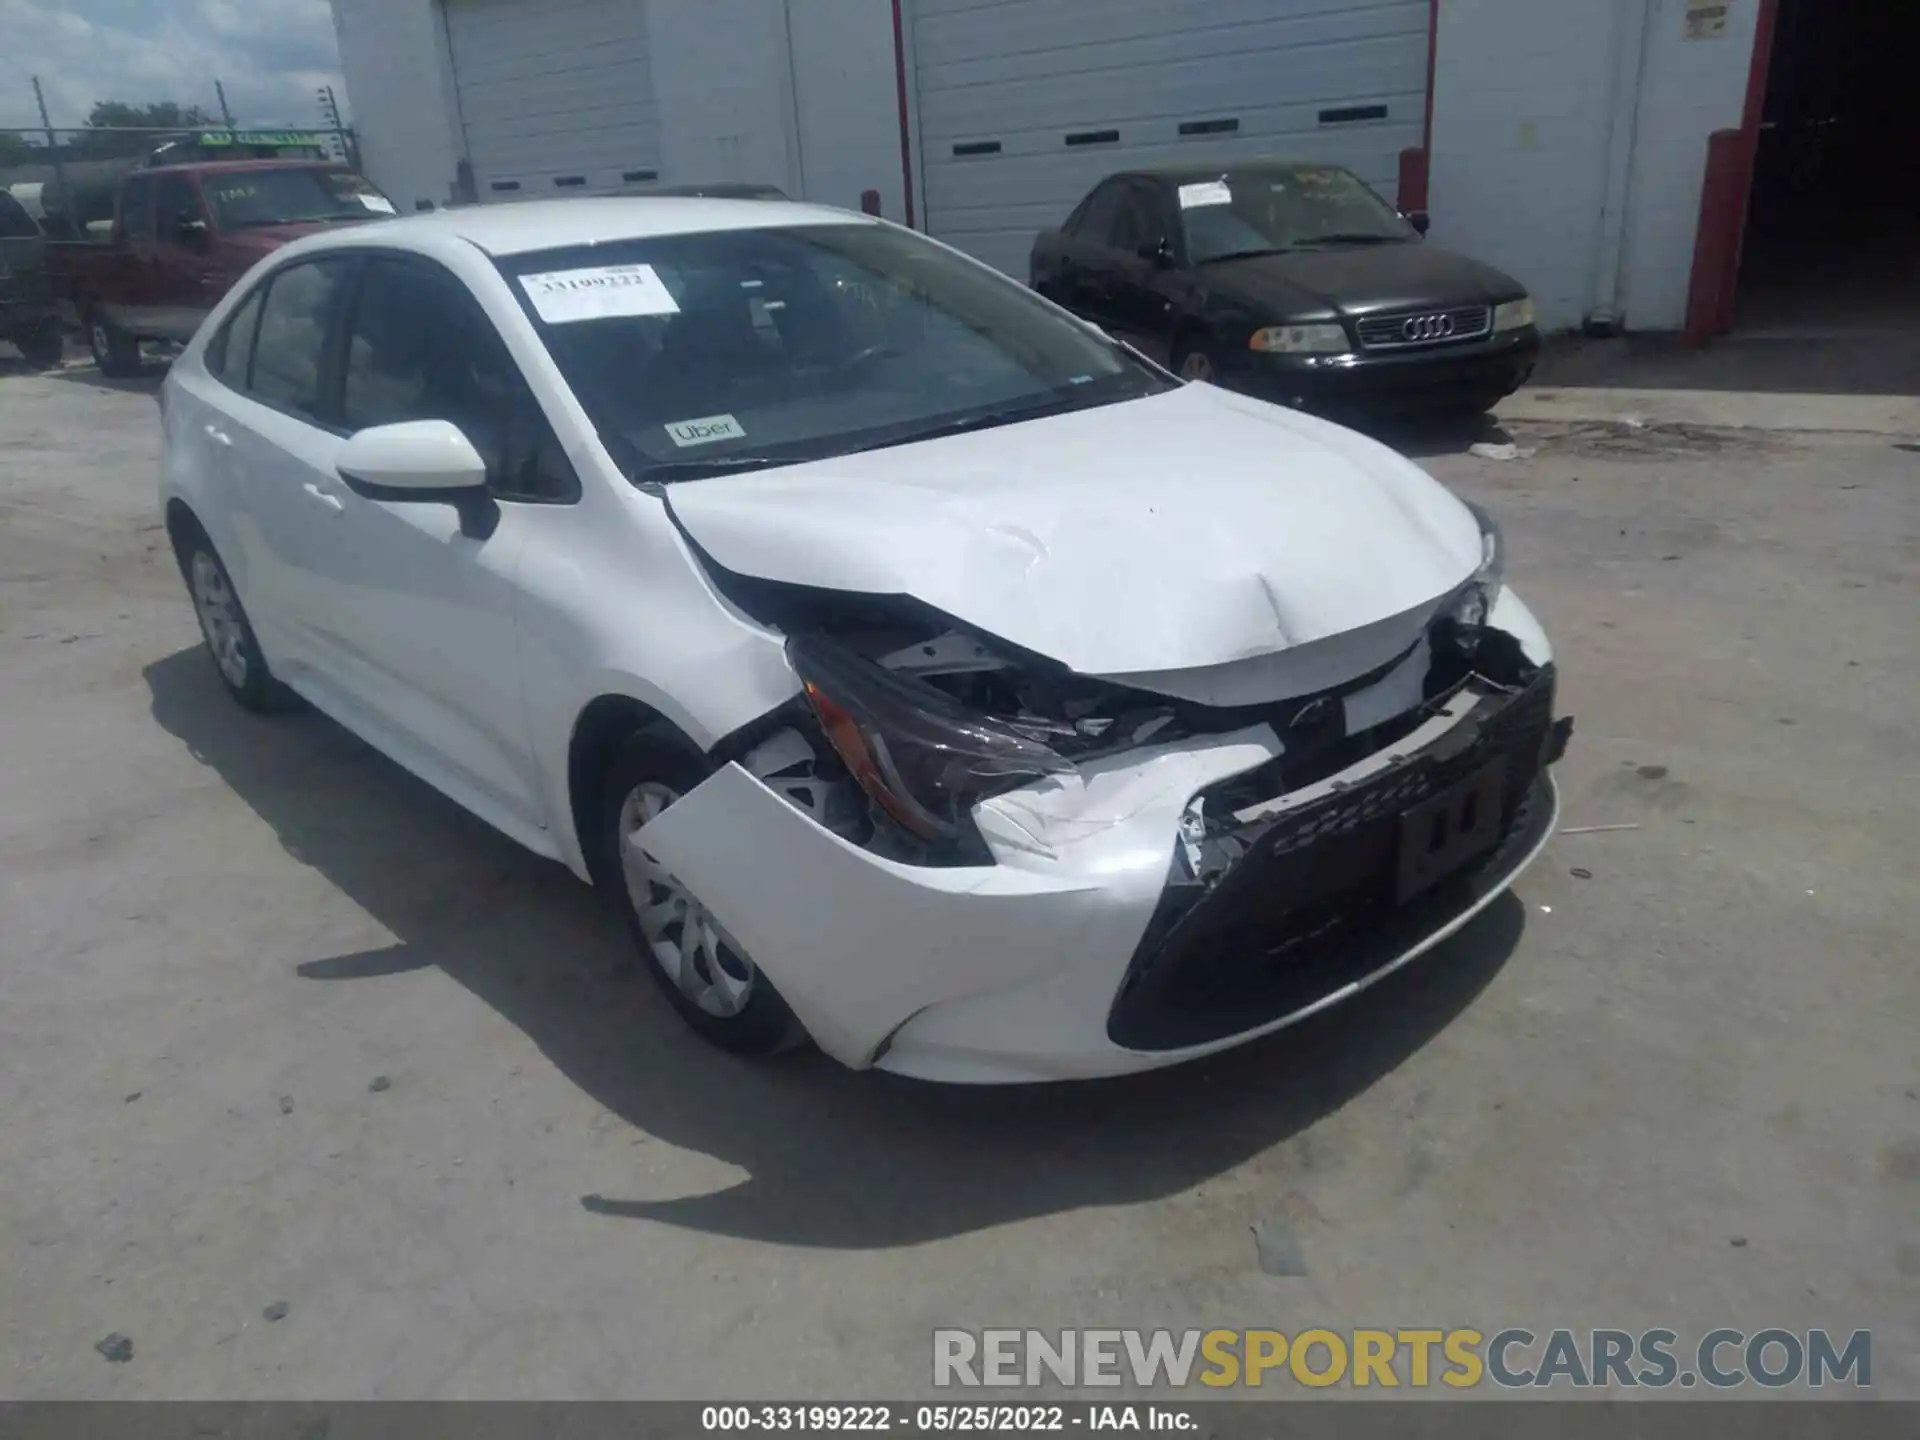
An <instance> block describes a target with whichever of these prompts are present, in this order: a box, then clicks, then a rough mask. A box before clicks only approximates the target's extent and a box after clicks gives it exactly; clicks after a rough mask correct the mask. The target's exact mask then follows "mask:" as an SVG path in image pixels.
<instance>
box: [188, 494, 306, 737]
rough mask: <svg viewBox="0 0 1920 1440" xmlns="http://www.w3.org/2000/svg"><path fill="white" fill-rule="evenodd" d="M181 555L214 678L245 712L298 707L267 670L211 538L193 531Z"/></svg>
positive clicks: (264, 711)
mask: <svg viewBox="0 0 1920 1440" xmlns="http://www.w3.org/2000/svg"><path fill="white" fill-rule="evenodd" d="M176 553H177V555H178V558H179V561H180V573H181V575H182V576H183V577H184V578H185V580H186V582H187V594H188V595H189V596H191V597H192V599H193V614H194V618H195V619H197V620H198V621H199V622H200V634H201V637H202V638H203V639H205V640H206V642H207V652H208V654H210V655H212V657H213V668H214V672H215V673H216V674H217V675H219V677H220V683H221V684H222V685H224V686H226V688H227V693H228V694H229V695H231V696H232V697H233V698H234V700H235V701H236V702H238V703H239V704H240V705H241V706H242V707H243V708H245V709H248V710H253V711H256V712H259V713H261V714H265V713H268V712H270V711H276V710H287V709H291V708H293V707H294V705H295V704H296V703H297V699H296V697H295V695H294V693H293V692H292V691H291V690H289V689H288V688H287V687H286V686H285V685H283V684H281V683H280V682H279V681H278V680H276V679H274V677H273V672H272V671H271V670H269V669H268V668H267V657H266V656H265V655H263V654H262V653H261V651H260V641H259V640H258V639H257V638H256V637H255V636H254V633H253V622H252V621H250V620H249V619H247V612H246V610H245V608H244V607H242V605H241V604H240V595H239V592H238V591H236V590H235V589H234V588H233V577H232V576H231V575H229V574H228V573H227V567H226V565H225V564H224V563H223V562H222V561H221V559H220V555H219V552H218V551H216V550H215V549H214V548H213V542H212V541H211V540H209V539H207V537H206V534H205V532H203V531H201V530H200V529H199V528H198V526H192V527H191V528H190V530H189V533H186V534H184V535H182V536H181V537H180V539H179V541H178V543H177V547H176Z"/></svg>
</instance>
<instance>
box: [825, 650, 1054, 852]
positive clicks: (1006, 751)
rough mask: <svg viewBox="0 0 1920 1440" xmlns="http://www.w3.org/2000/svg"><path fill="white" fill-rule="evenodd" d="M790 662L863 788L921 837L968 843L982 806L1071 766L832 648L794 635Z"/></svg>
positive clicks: (925, 688) (945, 699)
mask: <svg viewBox="0 0 1920 1440" xmlns="http://www.w3.org/2000/svg"><path fill="white" fill-rule="evenodd" d="M787 659H788V661H789V662H790V663H791V664H792V666H793V668H794V672H795V673H796V674H797V675H799V677H800V680H801V683H802V684H803V685H804V686H805V687H806V695H807V702H808V704H810V705H811V706H812V707H813V713H814V716H815V717H816V718H817V719H818V720H819V722H820V729H821V732H822V733H823V734H824V735H825V736H826V738H827V741H828V743H829V744H831V745H832V746H833V748H834V750H835V752H836V753H838V755H839V756H840V758H841V760H842V761H844V762H845V764H846V767H847V769H848V771H849V772H850V773H851V774H852V775H853V778H854V779H855V780H857V781H858V782H859V783H860V787H861V789H863V790H865V791H866V792H867V794H868V796H870V797H871V798H872V800H873V802H874V804H875V805H877V806H878V807H879V808H880V809H881V810H882V811H884V812H885V813H886V814H887V815H888V816H889V817H891V818H892V819H893V820H894V821H895V822H896V823H898V824H899V825H900V826H901V828H903V829H904V830H906V831H907V832H908V833H910V834H912V835H915V836H917V837H919V838H920V839H921V840H924V841H928V842H931V843H939V842H942V841H955V840H959V841H964V840H967V839H969V838H971V837H972V836H973V835H974V833H975V832H974V830H973V821H972V811H973V807H974V806H975V805H977V804H978V803H979V802H980V801H982V800H985V799H987V798H989V797H990V796H994V795H998V794H1001V793H1002V792H1004V791H1007V790H1014V789H1018V788H1019V787H1020V786H1022V785H1026V784H1029V783H1030V782H1032V781H1034V780H1037V779H1039V778H1040V777H1041V776H1044V775H1053V774H1059V773H1061V772H1064V771H1070V770H1072V769H1073V765H1072V764H1071V762H1069V761H1067V760H1066V759H1064V758H1062V757H1061V756H1060V755H1059V754H1057V753H1056V752H1055V751H1053V750H1051V749H1049V748H1048V747H1047V746H1045V745H1042V744H1041V743H1040V742H1039V741H1037V740H1032V739H1029V738H1027V737H1026V736H1024V735H1016V734H1015V733H1014V732H1013V731H1012V730H1009V729H1007V728H1006V727H1005V726H1003V725H1001V724H999V723H998V722H996V721H994V720H991V719H988V718H986V717H984V716H982V715H979V714H977V713H975V712H974V711H972V710H969V709H968V708H967V707H966V706H964V705H962V704H961V703H960V702H959V701H957V700H955V699H953V698H952V697H951V696H949V695H946V694H944V693H943V692H941V691H939V690H936V689H935V688H934V687H933V686H931V685H927V684H925V683H923V682H921V681H918V680H914V679H910V678H908V677H906V676H903V675H897V674H895V673H893V672H892V671H889V670H885V669H883V668H881V667H880V666H878V665H875V664H873V663H872V662H871V661H868V660H864V659H862V658H861V657H860V656H858V655H856V654H854V653H853V652H852V651H850V650H848V649H846V648H844V647H843V646H840V645H836V644H834V643H833V642H832V641H829V640H822V639H819V638H817V637H810V636H798V637H795V638H794V639H792V640H789V641H788V642H787Z"/></svg>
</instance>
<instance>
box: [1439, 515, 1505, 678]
mask: <svg viewBox="0 0 1920 1440" xmlns="http://www.w3.org/2000/svg"><path fill="white" fill-rule="evenodd" d="M1461 503H1463V504H1464V505H1465V506H1466V507H1467V509H1469V510H1471V511H1472V512H1473V518H1474V519H1475V520H1477V521H1479V522H1480V568H1479V569H1477V570H1475V571H1474V572H1473V578H1472V579H1470V580H1468V581H1467V583H1466V584H1465V585H1463V586H1462V587H1461V588H1460V591H1459V593H1457V594H1456V595H1455V596H1454V597H1453V599H1452V600H1450V601H1449V602H1448V603H1447V608H1446V609H1445V610H1443V611H1442V612H1441V619H1443V620H1447V621H1450V622H1452V627H1453V630H1454V633H1455V635H1456V636H1457V637H1458V638H1459V640H1460V642H1461V644H1462V645H1463V647H1464V648H1467V649H1469V650H1471V648H1472V646H1473V645H1475V644H1477V643H1478V641H1479V634H1480V629H1481V627H1482V626H1484V625H1485V624H1486V623H1487V616H1489V615H1491V614H1492V613H1493V604H1494V601H1496V600H1498V599H1499V598H1500V587H1501V586H1502V585H1503V584H1504V583H1505V582H1506V574H1507V546H1506V542H1505V541H1504V540H1503V539H1501V537H1500V526H1499V525H1498V524H1497V523H1496V522H1495V521H1494V518H1493V516H1491V515H1489V514H1488V513H1487V512H1486V511H1485V510H1482V509H1481V508H1480V507H1479V506H1478V505H1476V504H1474V503H1473V502H1472V501H1471V500H1466V501H1463V502H1461Z"/></svg>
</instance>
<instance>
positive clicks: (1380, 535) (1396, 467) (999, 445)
mask: <svg viewBox="0 0 1920 1440" xmlns="http://www.w3.org/2000/svg"><path fill="white" fill-rule="evenodd" d="M666 494H667V503H668V505H669V506H670V507H671V509H672V512H673V514H674V516H675V518H676V519H677V520H678V522H679V523H680V525H681V526H682V527H683V528H684V529H685V530H686V532H687V533H688V534H689V535H690V536H691V537H692V538H693V540H694V541H695V542H696V543H697V544H698V545H699V546H700V547H701V549H703V550H704V551H705V552H706V553H707V554H708V555H709V556H711V557H712V559H713V560H714V561H715V562H717V563H718V564H719V565H721V566H724V567H725V568H726V569H728V570H731V571H734V572H736V573H738V574H743V575H752V576H758V577H760V578H762V579H768V580H780V581H786V582H788V583H791V584H796V585H810V586H815V587H819V588H823V589H830V590H846V591H856V592H862V593H867V594H878V595H894V594H905V595H911V596H914V597H915V598H917V599H919V600H922V601H924V602H925V603H926V604H928V605H931V606H933V607H934V608H936V609H938V610H942V611H944V612H946V613H947V614H949V615H952V616H954V617H956V618H957V619H960V620H963V621H965V622H967V623H968V624H970V625H973V626H975V627H977V628H978V629H980V630H983V631H985V632H987V633H988V634H991V635H995V636H998V637H1000V638H1001V639H1003V640H1007V641H1010V642H1012V643H1013V644H1015V645H1019V646H1022V647H1024V648H1026V649H1028V650H1031V651H1034V652H1037V653H1039V654H1042V655H1046V656H1049V657H1051V658H1053V659H1055V660H1058V661H1060V662H1061V663H1062V664H1064V665H1066V666H1068V667H1069V668H1070V669H1073V670H1077V671H1079V672H1081V673H1082V674H1088V675H1105V676H1123V675H1127V674H1129V673H1138V672H1166V671H1175V670H1186V669H1190V668H1195V667H1202V666H1215V665H1225V664H1230V663H1232V662H1235V661H1241V660H1246V659H1248V658H1250V657H1255V656H1262V655H1269V654H1272V653H1274V652H1277V651H1283V650H1288V649H1292V648H1295V647H1300V646H1305V645H1310V644H1312V643H1313V642H1314V641H1317V640H1321V639H1324V638H1326V637H1329V636H1333V635H1339V634H1343V633H1345V632H1348V631H1352V630H1356V629H1359V628H1361V627H1363V626H1370V625H1376V624H1377V622H1380V621H1383V620H1387V619H1389V618H1390V617H1395V616H1405V615H1407V614H1408V613H1409V612H1419V613H1420V614H1421V615H1424V613H1425V612H1427V611H1430V610H1431V608H1432V607H1433V606H1434V605H1435V604H1436V603H1437V602H1438V601H1439V600H1440V599H1441V598H1443V597H1444V596H1446V595H1447V594H1448V593H1449V592H1451V591H1452V590H1454V589H1455V588H1457V587H1458V586H1459V585H1461V584H1462V583H1464V582H1465V581H1466V580H1467V578H1468V577H1469V576H1471V575H1472V573H1473V571H1474V569H1475V568H1476V566H1477V565H1478V563H1479V559H1480V537H1479V527H1478V524H1477V522H1476V521H1475V520H1474V518H1473V515H1472V514H1471V512H1469V511H1468V510H1467V509H1466V507H1465V506H1464V505H1462V504H1461V503H1460V502H1459V501H1458V500H1456V499H1454V498H1453V496H1452V495H1450V494H1448V493H1447V491H1446V490H1444V489H1442V488H1441V486H1440V485H1438V484H1437V483H1436V482H1435V481H1433V480H1432V479H1431V478H1429V477H1428V476H1427V475H1426V473H1425V472H1424V471H1422V470H1420V469H1419V468H1418V467H1417V466H1415V465H1413V464H1412V463H1411V462H1410V461H1407V460H1405V459H1403V458H1401V457H1400V456H1398V455H1396V454H1394V453H1393V452H1392V451H1390V450H1388V449H1387V448H1386V447H1384V446H1382V445H1378V444H1376V443H1374V442H1373V441H1371V440H1368V439H1366V438H1365V437H1363V436H1360V435H1357V434H1354V433H1353V432H1352V431H1348V430H1343V429H1341V428H1340V427H1338V426H1335V425H1330V424H1328V423H1326V422H1324V421H1320V420H1315V419H1312V418H1310V417H1307V416H1303V415H1299V414H1296V413H1294V412H1292V411H1288V410H1282V409H1279V408H1277V407H1274V406H1270V405H1266V404H1263V403H1261V402H1259V401H1255V400H1248V399H1244V398H1242V397H1240V396H1237V395H1231V394H1229V393H1227V392H1226V391H1223V390H1219V389H1216V388H1215V387H1213V386H1211V385H1188V386H1183V387H1181V388H1180V389H1178V390H1174V391H1170V392H1168V393H1166V394H1162V395H1157V396H1153V397H1151V398H1148V399H1143V400H1136V401H1131V402H1128V403H1124V404H1119V405H1110V406H1103V407H1100V408H1097V409H1092V410H1083V411H1078V412H1075V413H1072V414H1067V415H1060V416H1055V417H1052V418H1048V419H1043V420H1035V421H1029V422H1026V423H1023V424H1017V425H1008V426H1003V427H1001V428H998V429H994V430H985V431H979V432H976V433H973V434H967V435H956V436H949V437H945V438H942V439H937V440H929V441H925V442H922V443H919V444H914V445H902V446H896V447H893V448H890V449H885V450H875V451H870V452H868V453H866V454H862V455H850V456H845V457H842V458H839V459H833V460H822V461H817V462H814V463H811V464H806V465H795V466H788V467H785V468H781V469H777V470H767V471H761V472H755V473H750V474H746V475H739V476H728V477H718V478H715V479H710V480H701V481H692V482H683V483H681V484H677V485H673V486H670V487H668V489H667V492H666Z"/></svg>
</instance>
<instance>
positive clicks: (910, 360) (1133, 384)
mask: <svg viewBox="0 0 1920 1440" xmlns="http://www.w3.org/2000/svg"><path fill="white" fill-rule="evenodd" d="M501 268H502V270H503V271H504V273H505V274H506V275H507V277H508V279H509V282H510V283H511V284H512V285H513V286H514V289H515V290H516V292H518V293H519V295H520V298H521V301H522V303H523V304H524V305H525V306H526V309H527V313H528V314H529V315H530V316H532V317H533V320H534V323H535V325H536V326H537V328H538V329H539V330H540V332H541V334H542V336H543V337H544V339H545V341H546V344H547V348H548V350H549V351H550V352H551V353H552V355H553V358H554V361H555V363H556V364H557V365H558V366H559V367H560V370H561V372H562V373H563V374H564V375H565V376H566V379H567V383H568V384H569V385H570V386H572V387H573V391H574V394H575V395H576V396H578V397H579V400H580V403H581V405H582V406H584V407H585V409H586V410H587V413H588V414H589V415H590V416H591V417H592V419H593V422H594V425H595V427H596V428H597V429H598V431H599V433H600V437H601V439H602V441H603V442H604V443H605V444H606V446H607V449H608V451H609V452H610V453H611V454H612V455H613V456H614V458H615V460H616V461H617V462H618V463H619V464H620V465H621V467H622V468H623V469H624V470H625V471H626V472H627V475H628V477H629V478H630V479H633V480H636V481H642V482H644V481H662V482H665V481H671V480H675V479H689V478H698V477H700V476H702V475H711V474H719V473H724V472H726V471H732V470H742V469H751V468H756V467H758V466H761V465H772V464H785V463H793V462H798V461H803V460H816V459H823V458H825V457H827V456H831V455H841V454H846V453H849V452H851V451H854V450H864V449H873V448H876V447H878V446H882V445H897V444H904V443H907V442H909V441H912V440H916V439H925V438H928V437H930V436H933V435H937V434H943V433H954V432H956V431H959V430H963V429H978V428H984V427H986V426H989V425H997V424H1006V423H1010V422H1012V421H1014V420H1019V419H1027V418H1033V417H1036V416H1039V415H1043V414H1055V413H1059V412H1061V411H1064V410H1074V409H1082V408H1086V407H1088V406H1093V405H1104V404H1111V403H1113V402H1115V401H1118V400H1127V399H1133V398H1135V397H1138V396H1141V395H1148V394H1153V393H1156V392H1158V391H1160V390H1162V389H1166V388H1168V387H1169V386H1170V385H1171V384H1172V383H1173V382H1171V381H1169V380H1167V379H1166V378H1164V377H1163V376H1162V375H1161V374H1160V373H1159V372H1158V371H1156V370H1154V369H1153V368H1152V367H1150V366H1149V365H1147V364H1145V363H1144V362H1142V361H1141V360H1139V359H1137V358H1135V357H1134V356H1133V355H1132V354H1130V353H1129V352H1128V351H1126V350H1124V349H1122V348H1121V347H1120V346H1118V345H1116V344H1114V343H1113V342H1112V341H1110V340H1107V339H1104V338H1103V337H1101V336H1100V335H1098V334H1096V333H1094V332H1093V331H1091V330H1089V329H1087V328H1086V327H1084V326H1081V325H1079V324H1077V323H1075V322H1074V321H1072V320H1069V319H1067V318H1065V317H1063V316H1061V315H1060V314H1058V313H1057V312H1056V311H1054V310H1053V309H1052V308H1051V307H1050V306H1048V305H1047V304H1046V303H1045V302H1044V301H1042V300H1040V299H1039V298H1038V297H1036V296H1035V295H1034V294H1033V293H1032V292H1030V291H1028V290H1027V289H1025V288H1024V287H1023V286H1020V285H1017V284H1015V283H1014V282H1013V281H1011V280H1008V279H1006V278H1005V277H1003V276H1000V275H997V274H995V273H994V272H992V271H990V270H987V269H985V268H983V267H981V266H979V265H976V264H974V263H973V262H971V261H968V260H965V259H962V258H961V257H959V256H957V255H954V254H952V253H951V252H949V251H947V250H944V249H941V248H940V247H939V246H936V245H933V244H930V243H928V242H927V241H925V240H922V239H920V238H919V237H918V236H915V235H913V234H912V233H910V232H908V231H904V230H898V229H895V228H893V227H890V226H884V225H875V224H857V223H847V224H827V225H809V226H798V227H792V228H775V229H764V230H734V231H720V232H714V233H708V234H695V235H670V236H657V237H653V238H650V239H644V240H633V241H627V242H623V243H619V244H612V245H596V246H592V247H582V248H580V249H575V250H567V251H546V252H542V253H539V254H534V255H520V256H515V257H513V258H512V259H511V260H510V261H506V262H502V266H501Z"/></svg>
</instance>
